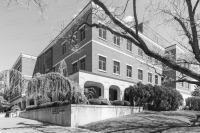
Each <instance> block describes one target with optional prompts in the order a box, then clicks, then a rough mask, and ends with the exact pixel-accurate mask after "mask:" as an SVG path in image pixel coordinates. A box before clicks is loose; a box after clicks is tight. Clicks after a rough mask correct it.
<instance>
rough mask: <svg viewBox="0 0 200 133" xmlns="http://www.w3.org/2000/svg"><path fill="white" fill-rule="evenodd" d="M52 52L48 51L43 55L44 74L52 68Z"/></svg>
mask: <svg viewBox="0 0 200 133" xmlns="http://www.w3.org/2000/svg"><path fill="white" fill-rule="evenodd" d="M52 64H53V63H52V50H51V49H50V50H48V51H47V52H46V53H45V72H48V71H49V70H50V69H51V68H52Z"/></svg>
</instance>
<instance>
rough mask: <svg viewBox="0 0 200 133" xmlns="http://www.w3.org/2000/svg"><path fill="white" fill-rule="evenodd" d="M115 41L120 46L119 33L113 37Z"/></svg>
mask: <svg viewBox="0 0 200 133" xmlns="http://www.w3.org/2000/svg"><path fill="white" fill-rule="evenodd" d="M113 43H114V44H116V45H118V46H120V37H119V36H117V35H114V37H113Z"/></svg>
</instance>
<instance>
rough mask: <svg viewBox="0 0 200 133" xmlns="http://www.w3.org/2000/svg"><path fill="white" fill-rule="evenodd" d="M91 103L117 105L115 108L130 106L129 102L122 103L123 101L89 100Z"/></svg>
mask: <svg viewBox="0 0 200 133" xmlns="http://www.w3.org/2000/svg"><path fill="white" fill-rule="evenodd" d="M89 103H90V104H91V105H115V106H130V102H129V101H121V100H115V101H108V100H105V99H104V100H101V99H89Z"/></svg>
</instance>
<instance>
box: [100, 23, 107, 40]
mask: <svg viewBox="0 0 200 133" xmlns="http://www.w3.org/2000/svg"><path fill="white" fill-rule="evenodd" d="M100 26H101V28H99V37H100V38H103V39H105V40H106V29H105V28H104V26H103V25H100Z"/></svg>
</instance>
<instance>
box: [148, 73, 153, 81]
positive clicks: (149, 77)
mask: <svg viewBox="0 0 200 133" xmlns="http://www.w3.org/2000/svg"><path fill="white" fill-rule="evenodd" d="M148 82H149V83H152V73H148Z"/></svg>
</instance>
